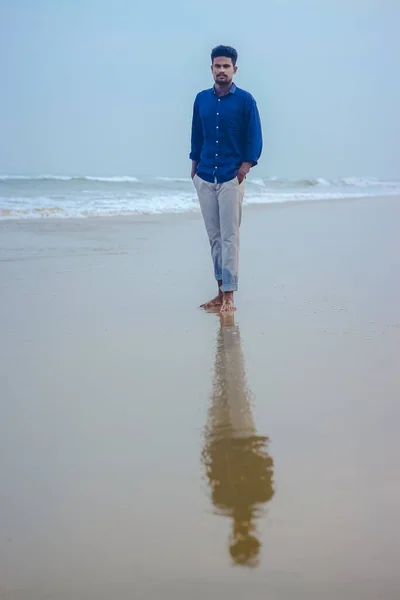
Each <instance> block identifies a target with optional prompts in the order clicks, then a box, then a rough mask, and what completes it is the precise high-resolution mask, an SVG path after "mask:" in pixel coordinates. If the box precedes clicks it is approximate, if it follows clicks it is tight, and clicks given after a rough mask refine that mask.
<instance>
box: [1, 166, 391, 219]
mask: <svg viewBox="0 0 400 600" xmlns="http://www.w3.org/2000/svg"><path fill="white" fill-rule="evenodd" d="M79 181H81V182H82V185H79V183H77V182H79ZM99 182H100V184H99ZM131 184H134V185H131ZM388 195H398V196H400V181H380V180H378V179H374V178H365V177H364V178H363V177H361V178H360V177H347V178H344V179H340V180H336V181H329V180H327V179H324V178H314V179H303V180H298V179H297V180H295V179H293V180H288V179H280V178H278V177H272V178H268V179H257V178H254V179H252V178H251V177H250V178H248V180H247V182H246V193H245V200H244V204H248V205H251V204H277V203H285V202H288V203H289V202H307V201H318V200H329V199H330V200H335V199H345V198H362V197H366V196H388ZM199 210H200V207H199V202H198V199H197V195H196V192H195V189H194V186H193V183H192V181H191V180H190V178H168V177H158V178H155V179H154V178H153V179H148V180H147V181H138V179H137V178H135V177H132V176H118V177H92V176H86V177H84V178H82V177H80V178H76V177H70V178H68V177H64V176H60V177H58V176H52V175H46V176H45V175H43V176H39V177H37V178H31V177H27V176H22V175H21V176H8V175H6V176H1V177H0V220H4V219H37V218H54V217H57V218H66V219H68V218H87V217H92V216H93V217H107V216H115V215H135V214H148V215H152V214H154V215H157V214H162V213H184V212H198V211H199Z"/></svg>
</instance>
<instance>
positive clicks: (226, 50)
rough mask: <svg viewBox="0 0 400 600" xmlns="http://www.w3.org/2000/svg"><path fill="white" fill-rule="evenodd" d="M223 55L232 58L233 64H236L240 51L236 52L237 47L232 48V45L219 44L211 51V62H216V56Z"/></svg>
mask: <svg viewBox="0 0 400 600" xmlns="http://www.w3.org/2000/svg"><path fill="white" fill-rule="evenodd" d="M221 56H226V57H227V58H231V59H232V64H233V66H235V65H236V61H237V59H238V53H237V52H236V50H235V48H232V46H217V47H216V48H214V49H213V50H212V52H211V62H214V58H219V57H221Z"/></svg>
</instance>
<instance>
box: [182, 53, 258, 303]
mask: <svg viewBox="0 0 400 600" xmlns="http://www.w3.org/2000/svg"><path fill="white" fill-rule="evenodd" d="M237 56H238V55H237V52H236V50H235V49H234V48H231V47H230V46H218V47H217V48H214V50H213V51H212V53H211V61H212V64H211V71H212V74H213V78H214V82H215V83H214V86H213V87H212V88H211V89H208V90H204V91H202V92H200V93H199V94H197V96H196V99H195V101H194V107H193V119H192V135H191V152H190V158H191V160H192V179H193V183H194V186H195V188H196V191H197V195H198V197H199V202H200V207H201V212H202V215H203V219H204V224H205V227H206V230H207V233H208V237H209V240H210V246H211V256H212V260H213V263H214V274H215V279H216V280H217V282H218V295H217V296H216V297H215V298H214V299H213V300H210V301H209V302H206V303H205V304H202V305H201V307H202V308H211V307H216V306H217V307H219V306H220V310H221V312H229V311H233V310H236V308H235V304H234V300H233V292H235V291H236V290H237V289H238V265H239V228H240V223H241V218H242V203H243V194H244V183H245V178H246V175H247V174H248V172H249V171H250V169H251V168H252V167H254V166H255V165H256V164H257V162H258V160H259V158H260V155H261V151H262V132H261V122H260V115H259V113H258V109H257V104H256V102H255V100H254V98H253V97H252V96H251V94H249V93H248V92H245V91H244V90H241V89H239V88H238V87H236V86H235V84H234V83H233V76H234V75H235V73H236V71H237V66H236V61H237Z"/></svg>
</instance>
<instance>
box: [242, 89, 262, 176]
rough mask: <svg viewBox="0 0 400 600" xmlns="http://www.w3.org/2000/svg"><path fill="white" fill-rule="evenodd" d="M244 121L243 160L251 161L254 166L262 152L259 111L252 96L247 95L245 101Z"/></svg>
mask: <svg viewBox="0 0 400 600" xmlns="http://www.w3.org/2000/svg"><path fill="white" fill-rule="evenodd" d="M245 122H246V134H245V151H244V159H243V161H244V162H249V163H252V165H253V167H254V166H255V165H257V164H258V161H259V159H260V156H261V153H262V148H263V138H262V128H261V119H260V113H259V112H258V107H257V103H256V101H255V100H254V98H253V97H252V96H249V99H248V101H247V103H246V112H245Z"/></svg>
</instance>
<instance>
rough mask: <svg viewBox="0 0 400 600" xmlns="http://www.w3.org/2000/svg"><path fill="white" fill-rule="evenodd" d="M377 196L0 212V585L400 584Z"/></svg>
mask: <svg viewBox="0 0 400 600" xmlns="http://www.w3.org/2000/svg"><path fill="white" fill-rule="evenodd" d="M399 222H400V199H399V198H380V199H379V198H376V199H366V200H355V201H343V202H337V201H334V202H318V203H305V204H293V205H284V206H283V205H282V206H270V207H260V208H256V207H251V208H250V207H247V208H246V209H245V211H244V218H243V226H242V251H241V281H240V286H241V289H240V293H239V294H238V296H237V304H238V309H239V310H238V312H237V314H236V315H235V318H234V321H233V322H232V321H230V320H228V321H226V320H225V321H221V319H220V317H219V316H218V315H215V314H207V313H205V312H204V311H201V310H198V309H196V306H198V305H199V304H200V303H201V302H203V301H205V300H207V299H208V298H209V297H210V298H211V296H212V294H213V292H214V291H215V290H214V284H213V281H212V272H211V270H212V267H211V259H210V258H209V251H208V244H207V239H206V237H205V232H204V229H203V225H202V221H201V217H200V216H199V215H184V216H163V217H159V218H158V217H153V218H145V217H142V218H138V219H127V218H120V219H104V220H102V219H93V220H82V221H57V220H54V221H37V222H33V221H31V222H21V221H19V222H1V223H0V240H1V248H0V290H1V296H0V331H1V341H0V376H1V381H2V386H1V412H2V416H1V421H0V473H1V490H0V598H1V600H42V599H45V598H46V599H51V600H75V599H80V600H81V599H82V600H85V599H90V600H91V599H95V598H96V599H104V600H110V599H113V600H122V599H123V600H125V599H128V598H129V599H132V598H134V599H135V600H141V599H149V600H158V599H161V598H162V599H163V600H165V599H167V600H169V599H171V600H172V599H173V600H181V599H182V600H183V599H185V600H187V599H188V598H190V599H195V600H197V599H203V598H205V597H210V598H219V599H221V600H236V599H241V598H246V599H248V600H264V599H265V598H268V600H270V599H272V600H274V599H279V600H281V599H282V600H291V599H292V598H293V599H294V598H295V599H296V600H303V599H304V600H306V599H307V600H309V599H315V600H317V599H318V600H338V599H339V598H340V599H341V600H354V599H363V600H366V599H377V598H379V599H381V600H397V599H398V598H399V597H400V571H399V568H398V565H399V564H400V520H399V517H398V506H399V505H400V480H399V462H400V458H399V457H400V436H399V434H398V431H399V417H400V406H399V405H400V403H399V397H400V374H399V368H398V362H399V360H398V357H399V354H400V284H399V267H400V238H399V234H398V231H399V228H398V224H399Z"/></svg>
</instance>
